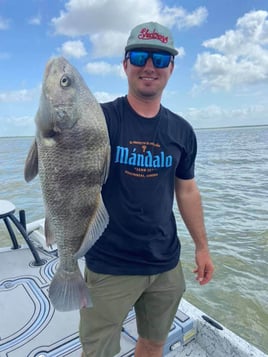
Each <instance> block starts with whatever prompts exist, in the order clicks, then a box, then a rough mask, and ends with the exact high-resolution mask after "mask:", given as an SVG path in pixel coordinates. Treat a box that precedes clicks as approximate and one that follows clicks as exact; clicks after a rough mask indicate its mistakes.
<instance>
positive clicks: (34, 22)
mask: <svg viewBox="0 0 268 357" xmlns="http://www.w3.org/2000/svg"><path fill="white" fill-rule="evenodd" d="M29 24H30V25H35V26H38V25H41V15H36V16H34V17H31V18H30V20H29Z"/></svg>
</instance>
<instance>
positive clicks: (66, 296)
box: [49, 266, 92, 311]
mask: <svg viewBox="0 0 268 357" xmlns="http://www.w3.org/2000/svg"><path fill="white" fill-rule="evenodd" d="M49 298H50V300H51V303H52V305H53V306H54V308H55V309H56V310H58V311H71V310H78V309H81V308H83V307H91V306H92V301H91V297H90V294H89V290H88V287H87V286H86V283H85V280H84V279H83V276H82V274H81V272H80V270H79V268H78V266H77V269H76V270H75V271H74V272H70V271H66V270H64V269H62V268H61V267H60V266H59V269H58V270H57V272H56V273H55V275H54V277H53V279H52V281H51V284H50V287H49Z"/></svg>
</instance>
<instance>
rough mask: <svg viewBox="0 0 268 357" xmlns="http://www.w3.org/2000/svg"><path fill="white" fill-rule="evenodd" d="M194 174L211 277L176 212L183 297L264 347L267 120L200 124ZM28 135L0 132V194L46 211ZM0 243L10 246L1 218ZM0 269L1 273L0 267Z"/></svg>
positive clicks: (267, 320)
mask: <svg viewBox="0 0 268 357" xmlns="http://www.w3.org/2000/svg"><path fill="white" fill-rule="evenodd" d="M197 137H198V146H199V149H198V158H197V164H196V180H197V182H198V185H199V188H200V191H201V194H202V198H203V207H204V212H205V222H206V227H207V234H208V239H209V242H210V249H211V253H212V257H213V261H214V264H215V268H216V269H215V276H214V279H213V281H212V282H211V283H210V284H208V285H206V286H203V287H200V286H199V285H198V284H197V283H196V281H195V278H194V274H193V273H192V270H193V269H194V267H195V264H194V245H193V243H192V240H191V238H190V236H189V234H188V233H187V230H186V229H185V227H184V225H183V223H182V221H181V220H180V217H179V215H178V212H177V210H176V217H177V222H178V232H179V235H180V239H181V242H182V263H183V267H184V273H185V277H186V281H187V292H186V293H185V298H187V299H188V300H189V301H190V302H192V303H194V304H195V305H196V306H198V307H199V308H200V309H202V310H204V311H205V312H206V313H207V314H209V315H211V316H212V317H214V318H215V319H216V320H218V321H219V322H220V323H221V324H223V325H225V326H226V327H228V328H229V329H231V330H232V331H234V332H235V333H237V334H239V335H240V336H241V337H243V338H245V339H247V340H248V341H250V342H251V343H253V344H254V345H256V346H257V347H258V348H260V349H262V350H263V351H265V352H266V353H268V279H267V276H268V260H267V257H268V201H267V197H268V127H267V126H266V127H241V128H225V129H208V130H197ZM31 142H32V138H0V188H1V189H0V199H7V200H10V201H12V202H13V203H14V204H15V205H16V207H17V211H18V210H19V209H25V210H26V215H27V220H28V221H29V222H30V221H32V220H35V219H39V218H40V217H43V216H44V209H43V204H42V197H41V191H40V186H39V181H38V178H37V179H35V180H34V181H33V182H31V183H29V184H26V183H25V182H24V179H23V167H24V161H25V158H26V155H27V152H28V149H29V147H30V145H31ZM0 245H1V246H5V245H10V242H9V240H8V236H7V234H6V231H5V227H4V225H3V224H2V223H1V222H0ZM0 274H1V273H0Z"/></svg>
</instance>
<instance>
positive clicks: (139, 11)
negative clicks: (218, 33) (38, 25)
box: [52, 0, 207, 57]
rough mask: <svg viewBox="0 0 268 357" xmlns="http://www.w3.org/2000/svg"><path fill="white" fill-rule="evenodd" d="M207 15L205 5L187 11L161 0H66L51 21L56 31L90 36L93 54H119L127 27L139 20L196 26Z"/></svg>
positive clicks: (179, 25)
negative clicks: (63, 7) (57, 15)
mask: <svg viewBox="0 0 268 357" xmlns="http://www.w3.org/2000/svg"><path fill="white" fill-rule="evenodd" d="M206 18H207V10H206V8H204V7H199V8H197V9H196V10H193V11H192V12H188V11H186V10H185V9H184V8H182V7H175V6H174V7H168V6H166V5H165V4H164V2H163V1H160V0H147V1H144V0H127V1H121V0H114V1H109V0H98V1H96V0H95V1H85V0H69V1H68V2H67V3H66V5H65V10H64V11H61V12H60V15H59V17H57V18H53V19H52V24H53V25H54V27H55V32H56V33H57V34H63V35H67V36H71V37H75V36H84V35H87V36H89V39H90V42H91V43H92V45H93V56H95V57H105V56H108V57H111V56H122V53H123V49H124V45H125V43H126V40H127V37H128V35H129V31H130V30H131V29H132V28H133V27H134V26H136V25H137V24H139V23H142V22H146V21H158V22H160V23H162V24H163V25H166V26H168V27H177V28H179V29H181V28H189V27H193V26H199V25H201V24H202V23H203V22H204V21H205V20H206ZM115 19H116V21H115ZM175 45H176V44H175Z"/></svg>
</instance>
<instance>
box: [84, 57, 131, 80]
mask: <svg viewBox="0 0 268 357" xmlns="http://www.w3.org/2000/svg"><path fill="white" fill-rule="evenodd" d="M86 71H87V72H88V73H89V74H92V75H99V76H106V75H117V76H120V77H122V78H125V77H126V76H125V73H124V70H123V66H122V64H120V65H112V64H109V63H107V62H104V61H99V62H90V63H88V64H87V65H86Z"/></svg>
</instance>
